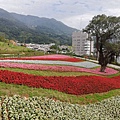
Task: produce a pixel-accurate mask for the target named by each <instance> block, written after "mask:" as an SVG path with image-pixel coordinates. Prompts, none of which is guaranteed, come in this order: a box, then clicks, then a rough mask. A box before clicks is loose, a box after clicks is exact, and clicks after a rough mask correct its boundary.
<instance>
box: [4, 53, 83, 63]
mask: <svg viewBox="0 0 120 120" xmlns="http://www.w3.org/2000/svg"><path fill="white" fill-rule="evenodd" d="M4 59H14V60H53V61H68V62H82V61H83V60H81V59H78V58H74V57H70V56H67V55H57V54H56V55H44V56H32V57H22V58H4Z"/></svg>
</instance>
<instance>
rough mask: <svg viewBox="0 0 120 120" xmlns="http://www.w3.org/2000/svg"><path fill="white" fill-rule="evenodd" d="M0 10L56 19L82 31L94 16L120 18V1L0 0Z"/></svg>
mask: <svg viewBox="0 0 120 120" xmlns="http://www.w3.org/2000/svg"><path fill="white" fill-rule="evenodd" d="M0 8H3V9H5V10H7V11H8V12H15V13H19V14H24V15H34V16H39V17H47V18H55V19H56V20H58V21H61V22H63V23H64V24H66V25H68V26H70V27H73V28H77V29H82V28H84V27H85V26H86V25H87V24H88V23H89V21H90V20H91V19H92V17H93V16H95V15H98V14H106V15H112V16H120V0H0Z"/></svg>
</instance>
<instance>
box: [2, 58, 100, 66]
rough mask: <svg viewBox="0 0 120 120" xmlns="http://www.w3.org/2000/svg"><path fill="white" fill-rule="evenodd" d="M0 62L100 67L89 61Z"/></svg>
mask: <svg viewBox="0 0 120 120" xmlns="http://www.w3.org/2000/svg"><path fill="white" fill-rule="evenodd" d="M0 62H19V63H36V64H55V65H72V66H78V67H85V68H93V67H97V66H100V65H98V64H96V63H92V62H89V61H83V62H66V61H52V60H0Z"/></svg>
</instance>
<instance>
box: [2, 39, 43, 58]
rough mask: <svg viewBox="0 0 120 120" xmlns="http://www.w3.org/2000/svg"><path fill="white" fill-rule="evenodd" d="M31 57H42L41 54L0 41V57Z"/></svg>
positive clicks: (7, 41)
mask: <svg viewBox="0 0 120 120" xmlns="http://www.w3.org/2000/svg"><path fill="white" fill-rule="evenodd" d="M31 55H43V53H42V52H38V51H33V50H31V49H28V48H26V47H24V46H17V45H14V44H12V43H10V41H9V40H6V41H5V42H1V41H0V57H20V56H31Z"/></svg>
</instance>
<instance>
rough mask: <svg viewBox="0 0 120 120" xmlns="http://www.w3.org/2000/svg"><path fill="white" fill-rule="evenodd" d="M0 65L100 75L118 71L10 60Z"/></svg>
mask: <svg viewBox="0 0 120 120" xmlns="http://www.w3.org/2000/svg"><path fill="white" fill-rule="evenodd" d="M0 67H6V68H22V69H30V70H42V71H45V70H46V71H48V70H49V71H59V72H89V73H95V74H101V75H111V74H116V73H118V71H117V70H114V69H112V68H106V71H105V72H104V73H101V72H99V71H100V68H96V69H87V68H80V67H75V66H60V65H59V66H58V65H55V66H50V65H40V64H25V63H10V62H0Z"/></svg>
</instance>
